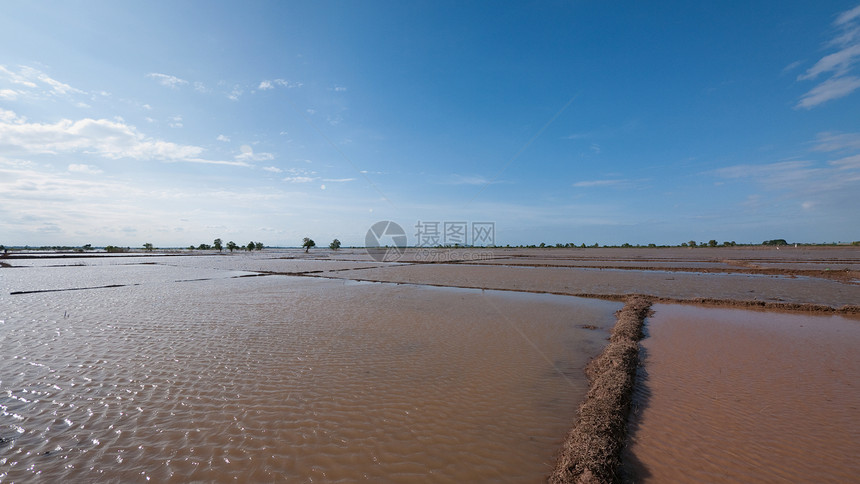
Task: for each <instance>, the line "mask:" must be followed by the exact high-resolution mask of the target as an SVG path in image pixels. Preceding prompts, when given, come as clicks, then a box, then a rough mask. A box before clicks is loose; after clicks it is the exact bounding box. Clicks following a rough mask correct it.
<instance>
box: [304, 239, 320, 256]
mask: <svg viewBox="0 0 860 484" xmlns="http://www.w3.org/2000/svg"><path fill="white" fill-rule="evenodd" d="M316 245H317V243H316V242H314V240H313V239H311V238H310V237H305V238H304V240H303V241H302V247H304V248H305V254H307V253H308V251H309V250H310V249H311V247H316Z"/></svg>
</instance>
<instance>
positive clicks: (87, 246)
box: [81, 244, 93, 250]
mask: <svg viewBox="0 0 860 484" xmlns="http://www.w3.org/2000/svg"><path fill="white" fill-rule="evenodd" d="M81 248H82V249H84V250H93V244H84V246H83V247H81Z"/></svg>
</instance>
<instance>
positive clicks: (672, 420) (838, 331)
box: [625, 304, 860, 483]
mask: <svg viewBox="0 0 860 484" xmlns="http://www.w3.org/2000/svg"><path fill="white" fill-rule="evenodd" d="M653 310H654V315H653V316H652V317H650V318H649V319H648V322H647V329H648V335H647V337H646V338H645V339H644V340H643V341H642V347H643V354H644V361H643V364H644V366H643V368H641V369H640V372H639V375H638V380H637V384H636V390H635V397H634V403H635V406H636V407H637V410H636V411H635V412H634V413H633V415H632V418H631V428H630V431H631V439H630V445H629V447H628V448H627V449H626V454H625V460H626V461H627V471H628V475H629V476H630V477H632V478H633V480H635V481H636V482H655V483H657V482H690V483H695V482H726V483H729V482H760V483H770V482H786V483H789V482H832V483H843V482H856V480H857V476H858V475H860V461H858V460H857V456H858V455H860V386H858V384H860V359H858V358H857V348H858V347H860V317H850V316H835V315H830V316H823V315H810V314H785V313H773V312H762V311H750V310H740V309H724V308H698V307H693V306H678V305H666V304H656V305H654V307H653Z"/></svg>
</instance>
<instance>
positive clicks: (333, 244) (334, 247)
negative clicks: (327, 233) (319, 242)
mask: <svg viewBox="0 0 860 484" xmlns="http://www.w3.org/2000/svg"><path fill="white" fill-rule="evenodd" d="M328 248H329V249H331V250H337V249H340V241H339V240H337V239H334V240H332V241H331V243H330V244H328Z"/></svg>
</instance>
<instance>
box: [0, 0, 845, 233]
mask: <svg viewBox="0 0 860 484" xmlns="http://www.w3.org/2000/svg"><path fill="white" fill-rule="evenodd" d="M700 3H702V2H602V1H582V2H576V1H573V2H561V1H559V2H548V1H541V2H444V1H432V2H396V1H392V2H274V1H273V2H212V1H206V2H172V1H171V2H162V1H155V2H116V1H110V2H96V1H85V2H84V1H78V2H74V1H73V2H23V1H20V2H15V1H13V2H4V7H3V10H4V12H3V15H0V45H2V46H3V49H0V243H3V244H6V245H19V244H20V245H24V244H29V245H57V244H63V245H65V244H68V245H78V244H86V243H91V244H93V245H106V244H113V245H122V246H125V245H128V246H134V247H139V246H141V245H142V244H143V243H144V242H152V243H153V244H155V245H156V246H159V247H170V246H180V247H185V246H188V245H191V244H194V245H198V244H200V243H202V242H206V243H211V241H212V240H213V239H214V238H215V237H220V238H222V239H224V241H225V242H226V241H227V240H235V241H236V242H237V243H240V244H244V243H246V242H247V241H249V240H254V241H257V240H259V241H262V242H263V243H265V244H267V245H272V246H274V245H283V246H294V245H298V244H300V242H301V239H302V237H304V236H310V237H312V238H314V239H315V240H316V241H317V243H318V244H321V245H322V244H327V243H328V241H330V240H331V239H333V238H335V237H337V238H339V239H340V240H341V241H342V242H344V244H345V245H363V242H364V237H365V233H366V232H367V230H368V228H369V227H370V226H371V225H372V224H373V223H374V222H376V221H379V220H393V221H395V222H398V223H400V224H401V225H402V226H404V228H405V229H406V232H407V234H408V236H409V241H410V243H411V244H414V243H415V242H416V240H417V239H416V237H415V236H416V228H415V225H416V223H417V222H419V221H421V222H434V221H435V222H440V223H443V222H464V221H465V222H468V223H473V222H495V227H496V229H495V232H496V233H495V242H496V243H497V244H501V245H504V244H532V243H540V242H547V243H556V242H574V243H576V244H581V243H586V244H589V245H591V244H593V243H600V244H621V243H624V242H629V243H633V244H637V243H638V244H647V243H652V242H653V243H657V244H678V243H680V242H683V241H687V240H691V239H694V240H697V241H707V240H710V239H717V240H719V241H724V240H734V241H737V242H754V243H760V242H761V241H762V240H766V239H773V238H785V239H787V240H789V241H799V242H832V241H851V240H858V239H860V196H858V193H860V114H858V113H860V4H858V3H857V1H856V0H854V1H850V2H842V1H833V2H807V1H799V2H784V1H783V2H776V1H773V2H715V3H708V2H706V3H703V4H700Z"/></svg>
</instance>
